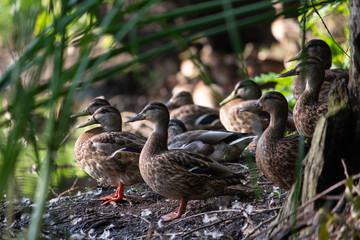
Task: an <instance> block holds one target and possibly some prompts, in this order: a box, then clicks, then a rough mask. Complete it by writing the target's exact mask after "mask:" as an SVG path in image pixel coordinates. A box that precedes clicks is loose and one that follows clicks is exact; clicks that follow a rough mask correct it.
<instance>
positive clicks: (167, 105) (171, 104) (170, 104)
mask: <svg viewBox="0 0 360 240" xmlns="http://www.w3.org/2000/svg"><path fill="white" fill-rule="evenodd" d="M173 104H174V102H173V101H171V100H169V101H168V102H167V103H165V106H166V107H167V108H168V109H171V108H172V107H173Z"/></svg>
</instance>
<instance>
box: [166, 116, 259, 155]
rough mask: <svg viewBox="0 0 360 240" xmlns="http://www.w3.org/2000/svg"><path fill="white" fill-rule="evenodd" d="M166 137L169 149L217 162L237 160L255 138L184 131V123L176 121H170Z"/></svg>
mask: <svg viewBox="0 0 360 240" xmlns="http://www.w3.org/2000/svg"><path fill="white" fill-rule="evenodd" d="M168 136H169V137H168V148H169V149H183V150H186V151H189V152H192V153H199V154H202V155H204V156H206V157H208V158H211V159H212V160H215V161H217V162H231V161H236V160H239V159H240V155H241V153H242V152H243V150H244V149H245V148H246V147H247V146H248V145H249V143H250V142H251V141H252V140H254V139H255V136H248V134H244V133H234V132H229V131H216V130H192V131H186V127H185V125H184V123H183V122H181V121H180V120H178V119H171V120H170V122H169V128H168Z"/></svg>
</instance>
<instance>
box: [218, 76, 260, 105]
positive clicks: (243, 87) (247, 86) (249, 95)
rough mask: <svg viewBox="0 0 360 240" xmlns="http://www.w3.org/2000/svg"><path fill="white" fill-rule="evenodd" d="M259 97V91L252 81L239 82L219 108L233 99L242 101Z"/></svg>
mask: <svg viewBox="0 0 360 240" xmlns="http://www.w3.org/2000/svg"><path fill="white" fill-rule="evenodd" d="M260 96H261V89H260V87H259V85H257V84H256V83H255V82H254V81H253V80H243V81H239V82H238V83H237V84H236V85H235V87H234V90H233V91H232V92H231V93H230V95H229V96H228V97H226V98H225V99H224V100H223V101H222V102H220V106H223V105H225V104H226V103H228V102H230V101H231V100H233V99H237V98H242V99H244V100H251V99H258V98H259V97H260Z"/></svg>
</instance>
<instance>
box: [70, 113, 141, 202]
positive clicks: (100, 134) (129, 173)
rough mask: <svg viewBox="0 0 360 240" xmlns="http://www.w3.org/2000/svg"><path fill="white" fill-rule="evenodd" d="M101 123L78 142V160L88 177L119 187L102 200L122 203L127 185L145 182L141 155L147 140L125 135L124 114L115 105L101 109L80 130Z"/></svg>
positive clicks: (81, 136)
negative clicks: (122, 130) (141, 172)
mask: <svg viewBox="0 0 360 240" xmlns="http://www.w3.org/2000/svg"><path fill="white" fill-rule="evenodd" d="M93 124H100V125H101V127H97V128H93V129H91V130H88V131H86V132H85V133H83V134H81V135H80V137H79V138H78V139H77V141H76V143H75V158H76V161H77V162H78V164H79V165H80V166H81V167H82V168H83V169H84V170H85V172H86V173H87V174H89V175H90V176H91V177H93V178H94V179H96V180H97V181H99V182H100V183H107V184H110V185H113V186H118V189H117V190H116V193H115V194H114V195H109V196H106V197H103V198H100V199H98V200H107V201H106V202H104V203H103V205H106V204H108V203H109V202H112V201H120V200H122V199H123V198H124V197H125V196H124V186H129V185H132V184H135V183H141V182H143V179H142V177H141V175H140V172H139V156H140V151H141V149H142V148H143V146H144V144H145V141H146V139H145V138H142V137H139V136H137V135H134V134H132V133H128V132H121V124H122V121H121V115H120V113H119V111H118V110H117V109H116V108H114V107H111V106H103V107H100V108H99V109H97V110H96V111H95V112H94V114H93V115H92V116H91V117H89V118H88V120H87V121H86V122H84V123H82V124H80V125H79V126H77V128H82V127H85V126H90V125H93Z"/></svg>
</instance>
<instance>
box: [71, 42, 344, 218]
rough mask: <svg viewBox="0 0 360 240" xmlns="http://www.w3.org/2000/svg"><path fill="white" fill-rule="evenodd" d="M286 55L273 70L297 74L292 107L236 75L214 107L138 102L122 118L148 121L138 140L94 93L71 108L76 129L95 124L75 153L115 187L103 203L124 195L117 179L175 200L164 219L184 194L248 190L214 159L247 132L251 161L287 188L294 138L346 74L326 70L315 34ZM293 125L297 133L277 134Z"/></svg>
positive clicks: (180, 100) (229, 155) (229, 152)
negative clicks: (252, 146) (135, 110)
mask: <svg viewBox="0 0 360 240" xmlns="http://www.w3.org/2000/svg"><path fill="white" fill-rule="evenodd" d="M294 60H299V61H298V63H297V64H296V66H295V67H294V68H293V69H292V70H290V71H288V72H286V73H283V74H280V75H279V77H285V76H291V75H298V76H297V77H296V78H295V79H294V82H293V93H294V97H295V98H296V99H298V100H297V103H296V105H295V107H294V110H293V112H292V113H291V111H290V110H289V108H288V102H287V100H286V98H285V97H284V96H283V95H282V94H281V93H279V92H274V91H272V92H267V93H265V94H264V95H261V89H260V88H259V86H258V85H257V84H256V83H255V82H254V81H252V80H243V81H240V82H238V84H236V86H235V88H234V91H233V92H232V93H231V94H230V95H229V96H228V97H227V98H226V99H224V100H223V101H222V102H221V103H220V110H217V109H212V108H207V107H203V106H198V105H195V104H194V103H193V101H192V97H191V94H190V93H189V92H180V93H179V94H176V95H174V96H173V97H172V98H171V99H170V100H169V101H168V102H167V103H166V104H163V103H160V102H152V103H150V104H148V105H146V106H145V107H144V109H143V110H142V111H141V112H140V113H139V114H134V115H133V116H132V117H131V118H129V119H127V121H126V123H132V122H135V121H141V120H147V121H148V122H150V123H152V129H153V130H152V133H151V134H150V136H149V137H148V138H147V139H146V138H145V137H143V136H140V135H136V134H134V133H130V132H124V131H122V124H123V122H122V118H121V114H120V112H119V111H118V110H117V109H116V108H114V107H112V106H111V105H110V104H109V102H108V101H106V100H105V99H100V98H96V99H94V100H93V102H91V103H90V105H89V106H88V107H87V108H85V109H84V110H83V111H82V112H80V113H77V114H74V115H72V117H79V116H85V115H90V117H89V118H88V120H87V121H86V122H84V123H82V124H80V125H79V126H78V128H81V127H85V126H90V125H93V124H99V125H100V127H96V128H93V129H91V130H88V131H86V132H84V133H83V134H81V135H80V137H79V138H78V139H77V141H76V143H75V158H76V160H77V162H78V164H79V165H80V166H81V167H82V168H83V169H84V170H85V171H86V172H87V173H88V174H89V175H90V176H91V177H93V178H95V179H96V180H97V181H99V182H100V183H107V184H111V185H113V186H117V187H118V188H117V190H116V192H115V194H113V195H109V196H106V197H103V198H100V200H105V202H104V203H103V204H104V205H105V204H108V203H109V202H112V201H120V200H122V199H124V198H125V196H124V186H129V185H132V184H136V183H142V182H145V183H146V184H147V185H148V186H149V187H150V188H151V189H152V190H153V191H155V192H156V193H158V194H160V195H162V196H165V197H168V198H171V199H177V200H180V206H179V208H178V210H177V211H174V212H171V213H168V214H166V215H164V216H162V219H163V220H164V221H171V220H173V219H176V218H179V217H181V216H182V215H183V214H184V213H185V211H186V205H187V202H188V201H189V200H195V199H198V200H201V199H207V198H210V197H215V196H220V195H235V194H236V195H240V196H243V195H247V194H250V193H252V192H253V187H252V186H249V185H248V184H244V183H243V182H244V179H245V176H244V175H243V174H240V173H235V172H233V171H231V170H230V169H228V168H227V167H225V166H224V165H223V164H222V162H224V161H235V160H236V159H239V156H240V155H241V153H242V151H243V150H244V148H245V147H246V146H247V145H248V144H249V143H250V142H252V141H253V140H254V139H255V138H256V139H255V141H257V143H256V153H255V159H256V164H257V166H258V168H259V169H260V170H261V171H262V172H263V173H264V175H265V176H266V177H267V178H268V179H269V180H270V181H272V182H273V183H274V184H276V185H278V186H279V187H280V188H282V189H285V190H287V189H290V188H291V186H292V185H293V183H294V180H295V179H294V176H295V166H296V163H297V158H298V152H299V151H298V148H299V139H305V140H304V147H305V153H306V151H307V150H308V149H309V147H310V143H311V137H312V135H313V132H314V128H315V126H316V122H317V120H318V119H319V118H320V117H321V116H322V115H323V114H324V113H326V111H327V101H328V93H329V89H330V87H331V83H332V82H333V81H336V80H337V79H345V80H346V79H348V72H347V71H346V70H330V69H329V68H330V66H331V51H330V48H329V46H328V45H327V44H326V43H325V42H324V41H322V40H311V41H309V42H308V43H307V44H306V45H305V48H304V50H302V51H301V52H300V53H299V54H298V55H297V56H295V57H294V58H292V59H290V61H294ZM302 72H304V74H301V73H302ZM294 127H295V128H296V130H297V131H298V133H299V134H301V135H303V136H304V138H300V135H297V134H293V135H290V136H285V132H286V130H287V129H294ZM255 136H258V137H255Z"/></svg>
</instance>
